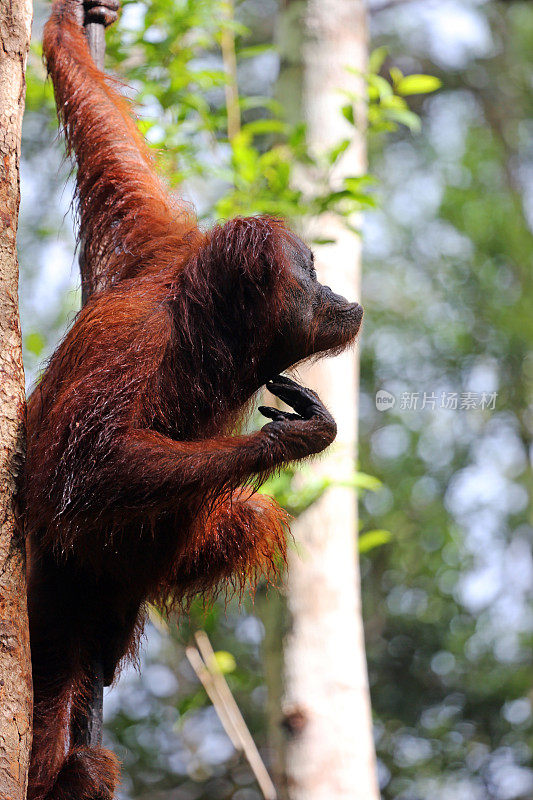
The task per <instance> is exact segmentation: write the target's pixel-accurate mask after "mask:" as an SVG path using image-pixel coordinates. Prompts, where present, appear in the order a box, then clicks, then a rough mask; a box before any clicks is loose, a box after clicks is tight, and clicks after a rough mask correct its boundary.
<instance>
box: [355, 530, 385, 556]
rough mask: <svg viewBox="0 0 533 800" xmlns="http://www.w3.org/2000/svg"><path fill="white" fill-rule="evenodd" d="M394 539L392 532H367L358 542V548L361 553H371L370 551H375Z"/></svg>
mask: <svg viewBox="0 0 533 800" xmlns="http://www.w3.org/2000/svg"><path fill="white" fill-rule="evenodd" d="M391 539H392V533H391V532H390V531H384V530H375V531H367V532H366V533H363V534H361V535H360V536H359V540H358V548H359V552H360V553H369V552H370V550H374V549H375V548H376V547H381V545H383V544H387V542H390V540H391Z"/></svg>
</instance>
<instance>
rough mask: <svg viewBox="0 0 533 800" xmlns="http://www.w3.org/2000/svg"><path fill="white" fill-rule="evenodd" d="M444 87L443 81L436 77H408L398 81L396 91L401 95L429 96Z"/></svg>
mask: <svg viewBox="0 0 533 800" xmlns="http://www.w3.org/2000/svg"><path fill="white" fill-rule="evenodd" d="M441 86H442V81H440V80H439V79H438V78H436V77H435V76H434V75H406V76H405V78H402V79H401V80H400V81H398V83H397V85H396V91H397V92H398V94H401V95H409V94H429V93H430V92H436V91H437V89H440V87H441Z"/></svg>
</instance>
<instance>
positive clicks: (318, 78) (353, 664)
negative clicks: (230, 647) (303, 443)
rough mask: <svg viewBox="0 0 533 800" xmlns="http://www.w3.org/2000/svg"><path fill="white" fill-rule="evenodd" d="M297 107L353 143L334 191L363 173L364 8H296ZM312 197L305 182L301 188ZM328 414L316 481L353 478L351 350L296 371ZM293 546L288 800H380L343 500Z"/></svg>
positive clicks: (358, 0)
mask: <svg viewBox="0 0 533 800" xmlns="http://www.w3.org/2000/svg"><path fill="white" fill-rule="evenodd" d="M304 14H305V19H304V25H303V30H304V33H305V41H304V45H303V101H304V102H303V107H304V115H305V118H306V121H307V125H308V142H309V146H310V149H311V151H312V152H314V153H315V154H317V155H318V156H320V154H321V153H324V151H325V150H327V149H328V148H330V147H332V146H333V145H335V144H337V143H338V142H339V141H341V140H342V139H343V138H346V137H349V138H350V139H351V140H352V144H351V146H350V148H349V149H348V150H347V151H346V152H345V154H344V156H343V158H342V159H341V161H340V163H339V164H338V166H337V167H336V171H335V175H334V181H335V182H339V183H340V182H342V179H343V177H345V176H353V175H357V174H361V173H362V172H364V171H365V169H366V149H365V107H364V103H363V102H362V103H361V105H360V107H359V108H357V109H356V116H358V118H359V119H358V126H357V132H356V134H355V136H354V131H353V128H351V127H348V126H347V124H346V123H345V121H344V120H343V117H342V115H341V111H340V109H341V106H342V105H344V104H345V103H346V102H347V100H346V97H345V96H344V95H342V94H341V90H342V89H349V90H351V91H352V92H356V93H357V95H358V96H359V97H361V98H363V97H364V96H365V86H364V82H363V80H362V78H357V77H356V76H355V75H354V74H353V73H349V72H347V70H346V67H355V68H356V69H357V70H359V71H360V72H361V73H364V72H365V71H366V65H367V54H368V42H367V24H366V12H365V4H364V2H363V0H307V3H306V5H305V7H304ZM303 181H304V186H305V185H306V184H307V185H308V186H309V189H310V190H311V191H312V181H313V176H312V174H307V175H305V176H304V178H303ZM307 234H308V237H309V238H313V237H314V236H316V237H318V236H320V238H324V239H334V240H335V244H330V245H324V246H321V247H317V248H315V253H316V260H317V262H318V272H319V279H320V280H321V281H322V282H324V283H326V284H331V286H332V287H333V289H334V291H337V292H340V293H341V294H343V295H345V296H347V297H348V298H350V299H352V298H356V297H358V295H359V284H360V267H361V264H360V262H361V242H360V239H359V238H358V237H357V236H355V235H354V234H352V233H351V232H349V231H348V230H347V228H346V227H345V225H344V224H343V222H342V221H341V220H339V219H338V218H337V217H335V216H334V215H330V214H325V215H323V216H322V217H321V218H320V219H318V220H313V221H312V223H311V226H310V229H308V231H307ZM300 374H301V377H302V380H303V382H304V383H305V384H307V385H310V386H312V387H313V388H315V389H316V390H317V391H318V393H319V394H320V396H321V398H322V399H323V400H324V401H325V403H326V405H327V406H328V407H329V409H330V410H331V411H332V413H333V415H334V417H335V419H336V421H337V424H338V437H337V441H336V444H335V445H334V446H333V448H332V449H331V451H330V452H329V455H328V456H327V457H326V458H324V459H322V460H321V461H318V462H316V464H315V466H314V467H313V468H314V469H315V470H317V471H318V472H321V473H326V474H327V475H330V476H334V477H336V478H338V479H339V480H342V479H343V478H347V477H349V476H350V475H351V474H352V473H353V471H354V470H355V455H356V439H357V392H358V388H357V384H358V363H357V356H356V353H355V352H354V351H353V350H352V351H349V352H346V353H343V354H342V355H340V356H338V357H337V358H334V359H329V360H324V361H321V362H320V363H317V364H315V365H313V366H312V367H310V368H308V369H305V370H303V369H302V370H301V371H300ZM293 532H294V534H295V538H296V540H297V542H298V543H299V545H300V546H299V547H298V551H299V552H298V553H296V552H295V551H293V552H292V554H291V557H290V565H289V567H290V568H289V579H288V605H289V611H290V615H291V630H290V633H289V635H288V637H287V640H286V644H285V673H286V694H285V698H284V704H283V712H284V715H285V721H286V727H287V729H288V730H289V731H290V736H289V740H288V745H287V754H286V760H287V785H288V791H289V796H290V798H291V800H332V798H335V800H348V799H349V800H373V798H378V797H379V791H378V787H377V779H376V767H375V755H374V746H373V740H372V724H371V713H370V702H369V692H368V678H367V670H366V660H365V650H364V638H363V626H362V619H361V601H360V587H359V571H358V560H357V548H356V541H357V509H356V502H355V498H354V494H353V491H350V490H349V489H346V488H341V487H336V488H333V489H330V490H329V491H328V492H327V493H326V494H325V495H324V496H323V497H322V498H321V500H320V501H319V502H318V503H316V504H315V505H314V506H313V507H312V508H311V509H310V510H309V511H308V512H307V513H305V514H304V515H303V516H302V517H301V518H300V519H299V521H298V523H297V524H296V525H295V526H294V529H293Z"/></svg>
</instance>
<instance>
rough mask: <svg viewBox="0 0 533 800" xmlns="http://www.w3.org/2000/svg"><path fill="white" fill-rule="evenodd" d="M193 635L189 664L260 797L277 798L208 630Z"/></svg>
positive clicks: (268, 799) (270, 799) (187, 650)
mask: <svg viewBox="0 0 533 800" xmlns="http://www.w3.org/2000/svg"><path fill="white" fill-rule="evenodd" d="M195 639H196V643H197V645H198V650H197V649H196V648H195V647H187V648H186V651H185V652H186V654H187V658H188V659H189V662H190V664H191V666H192V668H193V669H194V671H195V672H196V674H197V675H198V678H199V679H200V681H201V683H202V685H203V687H204V688H205V690H206V692H207V695H208V697H209V699H210V700H211V702H212V703H213V706H214V708H215V711H216V712H217V714H218V717H219V719H220V721H221V723H222V725H223V727H224V730H225V731H226V733H227V734H228V736H229V738H230V739H231V741H232V743H233V746H234V747H235V749H236V750H238V751H241V752H243V753H244V755H245V756H246V758H247V760H248V763H249V765H250V768H251V769H252V771H253V773H254V775H255V778H256V780H257V783H258V784H259V788H260V789H261V792H262V793H263V797H264V798H265V800H277V796H278V795H277V792H276V787H275V786H274V784H273V783H272V780H271V778H270V775H269V774H268V771H267V768H266V767H265V765H264V763H263V760H262V758H261V756H260V754H259V750H258V749H257V747H256V744H255V742H254V740H253V737H252V734H251V733H250V731H249V730H248V727H247V725H246V722H245V721H244V718H243V716H242V714H241V712H240V709H239V706H238V705H237V703H236V701H235V698H234V697H233V695H232V693H231V689H230V688H229V686H228V683H227V681H226V679H225V677H224V675H223V674H222V672H221V671H220V668H219V666H218V663H217V660H216V656H215V653H214V650H213V648H212V646H211V642H210V641H209V639H208V637H207V634H206V633H205V632H204V631H197V633H196V634H195ZM200 654H201V655H200Z"/></svg>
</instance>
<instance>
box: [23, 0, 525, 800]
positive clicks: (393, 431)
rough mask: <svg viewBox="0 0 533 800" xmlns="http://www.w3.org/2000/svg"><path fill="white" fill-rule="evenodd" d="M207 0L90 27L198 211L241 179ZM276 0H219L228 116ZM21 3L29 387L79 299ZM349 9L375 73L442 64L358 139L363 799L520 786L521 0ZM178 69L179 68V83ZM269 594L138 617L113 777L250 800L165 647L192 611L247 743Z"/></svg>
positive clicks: (521, 790) (259, 732)
mask: <svg viewBox="0 0 533 800" xmlns="http://www.w3.org/2000/svg"><path fill="white" fill-rule="evenodd" d="M147 6H149V8H150V10H149V11H147ZM213 9H214V4H213V3H209V2H207V0H206V1H205V2H204V1H203V0H202V2H181V0H155V2H153V3H141V2H130V3H127V4H126V7H125V9H124V13H123V16H122V20H121V25H120V29H119V31H118V32H115V33H114V34H113V37H111V43H110V46H109V59H110V65H111V66H112V67H114V68H115V69H116V70H117V71H118V72H119V73H120V74H122V75H123V76H126V77H127V80H128V83H129V84H130V85H131V87H132V90H133V91H132V93H135V92H137V93H138V92H140V95H139V97H140V114H141V118H142V126H143V130H144V131H145V132H146V133H147V135H148V136H149V138H150V140H151V141H152V142H153V143H155V144H156V145H158V146H159V149H160V150H161V151H162V152H161V160H162V163H163V166H164V169H165V170H166V172H167V174H169V175H172V176H173V179H174V181H175V182H176V183H177V182H178V181H180V180H185V183H186V187H187V192H188V195H189V196H190V197H191V198H192V199H193V200H194V201H195V203H196V204H197V205H198V207H199V209H200V212H201V214H204V215H205V216H206V218H209V217H212V216H215V217H216V216H220V215H224V214H226V213H231V212H233V211H234V210H237V211H238V210H241V208H242V207H243V206H244V205H245V202H244V200H243V196H246V195H247V192H246V190H245V188H244V189H243V192H242V195H243V196H240V195H238V193H235V192H233V194H231V193H230V194H228V181H227V175H226V172H227V170H228V169H229V167H228V159H229V154H228V148H227V145H225V144H224V142H223V137H220V136H219V135H218V132H219V129H218V128H217V125H218V123H217V115H218V117H220V119H221V120H222V122H223V119H222V117H223V99H224V95H223V86H222V81H221V79H220V70H221V61H220V54H219V52H218V51H217V47H216V30H217V24H218V21H217V17H216V14H214V12H213ZM285 10H286V9H285V8H284V7H280V5H279V4H278V3H277V2H275V0H243V2H240V3H237V6H236V15H237V20H238V22H239V25H242V26H243V27H242V28H239V30H238V41H239V48H240V50H239V62H238V63H239V85H240V89H241V92H242V96H243V98H247V99H248V104H247V107H246V110H245V112H244V113H245V119H249V120H250V121H253V120H255V119H258V118H259V117H260V115H259V113H258V111H257V109H258V108H259V107H261V109H263V111H262V112H261V114H262V115H263V117H264V114H265V111H264V110H265V109H266V110H267V111H269V110H270V111H271V112H272V114H271V116H272V118H276V119H278V118H280V117H282V116H283V109H281V110H280V109H278V108H276V107H275V105H274V102H273V101H274V99H275V98H276V93H277V86H278V81H279V77H280V72H281V76H282V77H283V63H282V62H281V60H280V56H279V52H278V51H277V49H276V47H275V42H276V36H277V32H278V31H279V23H280V18H281V15H282V14H283V13H284V11H285ZM46 13H47V6H46V4H44V3H42V2H41V1H40V0H39V2H37V3H36V22H35V26H34V48H33V50H32V55H31V58H30V70H29V86H28V111H27V113H26V117H25V123H24V140H23V161H22V208H21V221H20V233H19V251H20V260H21V268H22V277H21V312H22V324H23V335H24V345H25V365H26V372H27V379H28V384H29V385H30V384H31V383H32V382H33V381H34V380H35V379H36V378H37V377H38V374H39V369H40V368H41V366H42V363H43V360H44V359H46V357H47V356H48V355H49V354H50V352H51V351H52V349H53V347H54V345H55V344H56V343H57V341H58V339H59V338H60V337H61V335H62V333H63V332H64V330H65V327H66V325H67V324H68V322H69V320H71V319H72V318H73V316H74V314H75V312H76V310H77V308H78V306H79V301H80V300H79V298H80V295H79V277H78V272H77V264H76V259H75V256H74V239H73V233H72V227H73V225H72V214H71V210H70V203H71V197H72V181H71V180H69V182H67V184H66V188H65V181H66V180H67V177H68V165H67V164H66V163H65V162H64V158H63V150H62V145H61V143H60V142H59V141H58V140H57V138H56V128H55V122H54V113H53V101H52V95H51V91H50V86H45V83H44V71H43V68H42V65H41V63H40V55H39V53H40V50H39V38H40V33H41V30H42V23H43V20H44V18H45V16H46ZM369 13H370V21H371V43H372V49H374V50H376V49H378V48H382V47H385V48H386V53H385V51H379V52H381V53H383V56H382V58H380V59H379V60H382V64H381V66H379V69H380V72H381V74H387V75H388V74H389V72H390V69H391V67H392V68H393V69H394V68H399V69H401V70H402V71H403V72H404V73H425V74H429V75H434V76H437V77H438V78H439V79H440V80H441V82H442V88H441V89H440V90H439V91H438V92H435V93H432V94H430V95H427V96H415V97H413V98H412V100H410V107H411V110H412V112H413V113H415V114H416V115H418V116H419V119H420V126H419V128H420V129H419V130H416V128H417V125H416V124H415V123H414V122H413V121H412V120H411V125H410V127H407V126H406V125H403V124H400V125H397V126H395V127H394V129H391V130H382V131H381V132H379V131H377V132H374V133H372V134H371V135H370V137H369V153H370V165H369V171H370V173H371V174H372V175H373V176H374V177H375V178H376V179H377V180H376V183H375V188H374V190H373V193H372V198H373V199H372V202H368V203H367V205H368V206H373V207H369V208H368V209H367V210H366V211H365V215H364V226H363V236H364V248H365V257H364V268H363V291H362V295H363V303H364V305H365V309H366V315H365V324H364V331H363V334H362V336H361V341H360V345H359V348H360V355H361V398H360V467H361V469H362V471H363V472H365V473H368V474H370V475H372V476H375V477H376V478H378V479H379V481H380V482H381V484H380V487H379V488H378V489H377V490H375V491H366V492H362V493H361V497H360V514H361V518H362V521H363V525H364V526H366V527H367V528H369V529H375V530H383V531H387V532H388V535H387V536H383V542H382V543H381V544H380V546H378V547H373V548H372V549H369V550H368V552H363V553H361V570H362V591H363V603H364V620H365V630H366V646H367V658H368V669H369V676H370V685H371V695H372V705H373V715H374V732H375V743H376V748H377V754H378V762H379V779H380V787H381V791H382V796H383V798H386V799H387V800H393V799H394V800H418V799H419V798H420V800H426V799H427V800H429V799H430V798H431V800H433V799H434V800H452V798H453V800H513V799H514V798H516V799H517V800H518V799H519V798H522V799H523V800H526V798H532V797H533V756H532V747H533V716H532V702H533V636H532V634H533V605H532V594H533V560H532V555H531V550H532V542H533V530H532V527H531V525H532V519H531V507H530V496H531V490H532V475H531V470H530V468H529V467H528V458H529V456H530V446H531V429H532V426H533V410H532V405H531V403H532V378H533V355H532V350H531V345H532V341H533V302H532V292H531V286H532V282H533V281H532V273H531V267H532V253H533V237H532V225H533V188H532V187H533V180H532V178H533V120H532V109H533V85H532V76H533V4H532V3H530V2H525V1H523V2H519V1H517V2H496V1H491V0H487V1H486V2H484V0H463V2H459V1H457V2H456V1H455V0H412V1H411V2H409V1H408V0H403V2H402V1H401V0H399V1H398V2H385V1H384V0H375V2H370V4H369ZM165 20H166V22H165ZM165 25H167V26H168V29H165ZM191 31H192V32H193V33H191ZM171 34H172V36H174V37H176V38H179V37H182V38H181V39H180V41H182V43H183V42H185V43H186V46H183V47H182V48H181V49H180V51H179V54H176V53H175V52H167V49H166V48H165V47H164V45H163V44H162V42H163V41H164V38H165V36H170V35H171ZM187 48H188V49H187ZM243 53H244V55H243ZM184 70H188V71H189V72H193V73H195V74H194V88H193V89H191V88H190V82H189V83H187V82H186V81H184V80H183V74H184ZM187 74H188V75H189V77H190V74H189V73H187ZM254 98H255V100H254ZM257 98H261V100H260V102H259V101H258V100H257ZM294 105H295V106H297V105H298V98H295V102H294ZM246 115H247V116H246ZM263 117H261V118H263ZM222 122H221V123H220V124H221V125H222ZM385 127H386V126H385ZM278 132H279V131H278V130H277V129H276V125H271V130H270V131H268V129H265V128H264V127H263V129H262V130H261V135H262V138H259V139H258V140H255V139H254V141H253V142H252V143H251V144H250V150H255V151H257V153H259V154H261V152H264V151H267V150H268V148H269V147H270V144H269V140H268V137H269V136H274V135H276V133H278ZM298 136H299V133H298V130H297V129H296V130H293V131H292V133H291V134H290V135H289V137H288V138H289V139H290V147H292V148H294V149H296V150H297V149H298V147H299V141H300V140H299V139H298ZM163 141H165V143H166V148H163V147H162V143H163ZM294 149H293V150H291V149H290V148H289V147H286V148H285V149H284V150H283V149H282V151H281V152H280V153H278V154H277V161H276V163H275V169H276V170H277V172H276V178H275V180H276V181H278V184H279V186H278V189H279V197H281V198H284V199H285V200H286V202H287V204H289V203H290V196H289V189H288V187H287V183H284V182H283V181H284V178H283V175H284V174H285V173H284V172H283V168H284V164H285V162H286V165H287V171H288V164H289V162H290V160H291V158H293V154H294ZM248 155H249V154H248ZM248 155H247V151H246V150H245V151H244V155H243V158H244V159H246V158H248ZM284 159H285V161H284ZM248 168H249V169H252V170H253V164H252V165H250V164H248ZM261 191H263V194H264V195H265V196H268V195H269V193H270V194H272V193H273V192H274V191H275V187H274V188H273V186H272V185H271V186H263V187H262V188H261ZM261 191H258V192H257V193H256V194H255V195H254V202H256V203H257V204H260V202H261ZM248 195H249V190H248ZM249 202H251V201H249ZM245 210H248V209H247V208H245ZM252 210H254V209H252ZM289 211H290V209H289ZM379 391H386V392H388V393H390V395H392V396H393V398H394V405H393V407H389V408H388V409H387V410H381V409H378V407H377V406H376V393H377V392H379ZM424 396H425V397H424ZM443 398H445V400H444V401H443ZM453 398H455V402H456V403H457V407H456V408H454V407H453V406H454V399H453ZM443 405H444V406H445V405H448V407H443ZM279 602H280V600H279V598H277V597H276V593H275V592H272V590H271V591H269V592H268V593H266V592H264V591H263V590H261V589H260V590H259V592H258V594H257V596H256V598H255V603H253V604H252V602H251V601H248V600H244V601H243V603H242V604H241V605H237V604H229V605H228V606H227V607H225V606H224V604H223V603H221V604H216V605H215V606H214V607H213V608H211V609H207V610H206V609H203V608H202V607H200V606H198V607H193V609H192V611H191V614H190V616H189V617H187V618H184V619H182V620H181V621H180V623H179V626H178V625H177V624H176V620H174V619H170V620H163V619H161V618H159V617H158V615H157V614H155V613H154V614H153V615H152V618H151V619H152V621H151V623H150V625H149V626H148V629H147V634H146V638H145V641H144V645H143V649H142V653H141V656H140V661H141V664H142V669H141V671H140V672H139V671H137V670H136V669H135V668H134V667H133V666H132V667H131V668H128V669H127V670H126V671H125V673H124V674H123V676H122V678H121V680H120V682H119V684H118V685H117V686H116V687H113V688H112V689H111V690H108V692H107V694H106V698H105V716H106V736H107V739H108V741H109V742H110V743H111V744H112V747H113V748H114V749H115V751H116V752H117V753H118V755H119V757H120V758H121V759H122V761H123V766H124V770H123V771H124V782H123V785H122V789H121V795H122V797H123V798H132V799H133V798H143V799H145V800H148V799H149V800H167V798H168V800H170V798H172V800H203V798H210V799H211V800H217V799H218V798H220V800H222V799H223V798H233V800H258V798H259V797H260V794H259V791H258V789H257V787H256V784H255V782H254V780H253V776H252V774H251V772H250V770H249V767H248V765H247V763H246V762H245V761H243V760H242V758H241V757H240V756H238V755H237V754H236V753H235V751H234V749H233V747H232V745H231V742H230V741H229V740H228V738H227V737H226V735H225V733H224V731H223V729H222V728H221V726H220V723H219V721H218V719H217V716H216V713H215V712H214V710H213V708H212V707H211V705H210V703H209V701H208V699H207V697H206V696H205V693H204V691H203V689H202V688H201V686H200V685H199V683H198V681H197V679H196V677H195V675H194V673H193V672H192V670H191V668H190V666H189V664H188V662H187V660H186V659H185V656H184V644H185V643H186V642H188V641H189V638H190V634H191V631H192V630H194V629H195V627H197V626H202V627H204V628H205V629H206V630H207V631H208V633H209V635H210V636H211V639H212V641H213V644H214V646H215V648H216V649H217V650H218V651H222V653H223V654H224V656H223V658H222V662H223V664H224V669H225V670H226V673H227V678H228V681H229V683H230V685H231V688H232V690H233V691H234V693H235V696H236V698H237V701H238V703H239V705H240V707H241V709H242V711H243V714H244V716H245V718H246V721H247V724H248V725H249V727H250V729H251V731H252V733H253V735H254V738H255V740H256V742H257V743H258V745H259V747H260V748H261V751H262V753H263V756H264V758H265V760H266V761H267V763H268V761H269V748H268V727H269V714H268V703H267V688H266V683H265V672H266V671H267V672H268V669H269V659H271V658H276V649H275V647H274V648H273V647H272V646H271V645H272V639H273V637H274V639H275V638H276V637H278V638H279V637H280V636H281V634H282V631H281V630H280V629H279V619H280V616H279V614H278V613H277V609H276V604H278V603H279ZM272 619H274V620H276V625H277V626H278V627H277V628H276V627H275V628H274V630H272V629H271V627H270V628H269V625H271V620H272Z"/></svg>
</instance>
